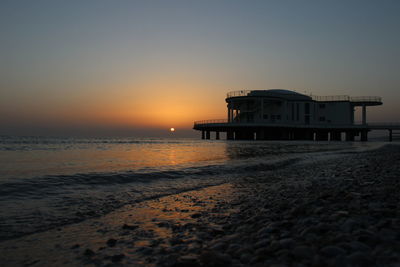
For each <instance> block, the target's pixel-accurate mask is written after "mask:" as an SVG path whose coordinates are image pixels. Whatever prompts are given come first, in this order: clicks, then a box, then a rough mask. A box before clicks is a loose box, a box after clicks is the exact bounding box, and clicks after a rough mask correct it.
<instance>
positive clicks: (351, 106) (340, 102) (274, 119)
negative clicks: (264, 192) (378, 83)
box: [193, 89, 400, 141]
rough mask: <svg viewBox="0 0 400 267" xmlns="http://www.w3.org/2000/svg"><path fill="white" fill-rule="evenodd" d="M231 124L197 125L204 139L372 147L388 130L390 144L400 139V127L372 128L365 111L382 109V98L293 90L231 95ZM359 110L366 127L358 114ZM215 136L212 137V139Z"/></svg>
mask: <svg viewBox="0 0 400 267" xmlns="http://www.w3.org/2000/svg"><path fill="white" fill-rule="evenodd" d="M225 102H226V103H227V119H218V120H202V121H195V122H194V125H193V129H195V130H198V131H201V132H202V133H201V137H202V139H211V133H212V132H215V139H217V140H218V139H220V133H226V139H227V140H315V141H342V140H345V141H354V140H356V139H357V140H360V141H368V133H369V132H370V131H372V130H387V131H388V136H389V138H388V140H389V141H392V140H393V137H394V136H397V135H399V134H400V123H368V122H367V107H369V106H379V105H382V99H381V98H380V97H378V96H358V97H350V96H347V95H339V96H315V95H304V94H301V93H298V92H296V91H292V90H286V89H269V90H242V91H234V92H229V93H228V94H227V97H226V99H225ZM357 107H358V108H360V109H361V117H362V121H361V123H360V124H357V123H355V119H354V112H355V109H356V108H357ZM213 135H214V134H213Z"/></svg>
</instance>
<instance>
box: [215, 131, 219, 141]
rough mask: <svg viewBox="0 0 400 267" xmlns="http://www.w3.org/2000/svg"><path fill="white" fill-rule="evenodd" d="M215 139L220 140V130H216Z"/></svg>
mask: <svg viewBox="0 0 400 267" xmlns="http://www.w3.org/2000/svg"><path fill="white" fill-rule="evenodd" d="M215 140H219V132H215Z"/></svg>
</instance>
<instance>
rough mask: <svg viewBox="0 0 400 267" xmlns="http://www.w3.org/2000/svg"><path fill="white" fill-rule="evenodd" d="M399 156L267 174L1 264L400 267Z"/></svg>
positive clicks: (10, 246)
mask: <svg viewBox="0 0 400 267" xmlns="http://www.w3.org/2000/svg"><path fill="white" fill-rule="evenodd" d="M399 148H400V147H399V146H396V145H387V146H384V147H382V148H380V149H378V150H372V151H367V152H358V153H354V154H343V157H342V158H337V159H325V160H323V161H317V162H308V163H299V164H294V165H291V166H289V167H287V168H283V169H279V170H260V171H256V172H254V174H253V175H250V176H247V177H243V178H242V179H239V180H238V181H234V182H232V183H226V184H221V185H217V186H211V187H206V188H202V189H199V190H194V191H187V192H183V193H180V194H175V195H169V196H165V197H161V198H157V199H153V200H147V201H144V202H141V203H138V204H135V205H128V206H125V207H123V208H121V209H119V210H116V211H114V212H111V213H109V214H107V215H105V216H102V217H100V218H93V219H90V220H87V221H84V222H81V223H77V224H73V225H67V226H64V227H60V228H58V229H54V230H50V231H46V232H41V233H36V234H32V235H29V236H25V237H21V238H17V239H13V240H6V241H3V242H0V250H1V251H2V253H1V256H0V260H1V262H2V264H3V265H5V266H11V265H30V266H45V265H47V266H48V265H53V266H54V265H66V266H77V265H83V264H86V265H89V266H104V265H107V264H117V265H147V266H185V265H186V266H187V265H191V266H196V265H197V266H199V265H200V266H249V265H251V266H253V265H267V266H268V265H274V264H283V265H289V266H291V265H299V266H301V264H302V265H306V266H309V265H312V266H337V265H343V266H346V265H348V266H378V265H384V266H396V265H398V264H399V263H400V234H399V233H400V228H399V226H400V216H399V215H400V214H399V211H398V210H399V204H398V203H400V197H399V194H398V192H399V191H400V182H399V180H398V177H399V174H400V166H398V165H399V164H398V163H399V162H400V149H399Z"/></svg>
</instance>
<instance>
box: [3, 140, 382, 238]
mask: <svg viewBox="0 0 400 267" xmlns="http://www.w3.org/2000/svg"><path fill="white" fill-rule="evenodd" d="M377 145H378V144H373V143H364V144H363V143H346V142H335V143H329V142H319V143H316V142H267V141H265V142H261V141H256V142H255V141H228V142H227V141H222V140H221V141H215V140H211V141H210V140H208V141H206V140H195V139H134V138H114V139H112V138H97V139H74V138H44V137H0V240H1V239H7V238H12V237H16V236H21V235H24V234H27V233H32V232H36V231H40V230H45V229H50V228H53V227H56V226H59V225H63V224H67V223H72V222H76V221H80V220H83V219H85V218H89V217H93V216H98V215H102V214H105V213H107V212H109V211H111V210H114V209H116V208H118V207H120V206H122V205H125V204H129V203H134V202H137V201H142V200H145V199H149V198H154V197H158V196H161V195H168V194H172V193H177V192H182V191H184V190H189V189H193V188H201V187H204V186H208V185H214V184H220V183H223V182H226V181H230V180H232V179H236V178H237V177H243V176H245V175H248V174H251V173H254V172H255V171H260V170H271V169H276V168H283V167H285V166H287V165H290V164H292V163H294V162H297V161H299V160H301V159H304V158H306V157H310V156H311V157H312V156H313V155H317V154H318V153H320V154H321V153H322V154H324V153H331V154H332V153H335V151H340V152H343V151H344V150H347V149H363V148H371V147H374V146H377ZM318 155H319V154H318Z"/></svg>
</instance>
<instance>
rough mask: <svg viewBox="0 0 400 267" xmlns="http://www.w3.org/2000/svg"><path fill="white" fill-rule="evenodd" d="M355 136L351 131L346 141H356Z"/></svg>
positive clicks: (347, 133)
mask: <svg viewBox="0 0 400 267" xmlns="http://www.w3.org/2000/svg"><path fill="white" fill-rule="evenodd" d="M354 136H355V134H354V132H351V131H349V132H346V141H354Z"/></svg>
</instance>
